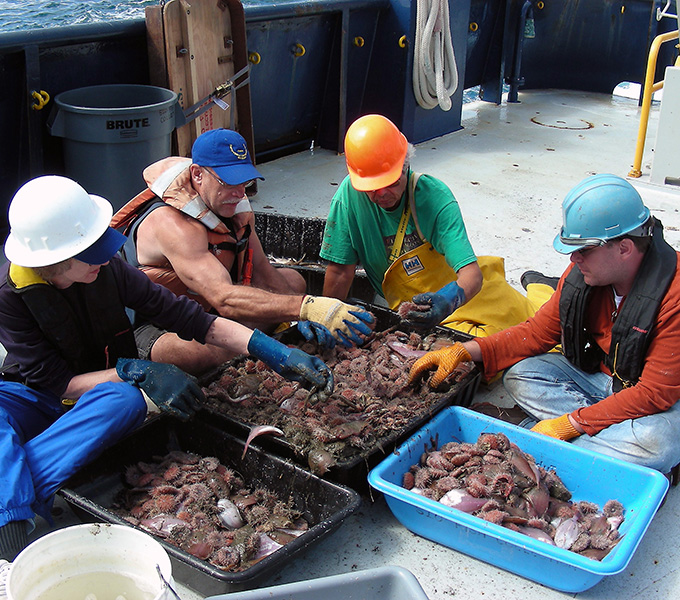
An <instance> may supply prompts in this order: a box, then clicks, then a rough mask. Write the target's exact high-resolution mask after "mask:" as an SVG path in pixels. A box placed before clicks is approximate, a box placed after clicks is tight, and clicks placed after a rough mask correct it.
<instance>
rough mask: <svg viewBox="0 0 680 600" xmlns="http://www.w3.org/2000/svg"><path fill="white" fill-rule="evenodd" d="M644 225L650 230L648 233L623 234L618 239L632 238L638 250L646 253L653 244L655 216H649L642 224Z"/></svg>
mask: <svg viewBox="0 0 680 600" xmlns="http://www.w3.org/2000/svg"><path fill="white" fill-rule="evenodd" d="M642 227H643V228H646V229H647V231H649V234H648V235H622V236H620V237H617V238H616V240H617V241H618V240H631V241H632V242H633V244H635V248H637V250H638V252H642V254H644V253H645V252H647V250H649V247H650V246H651V245H652V232H653V228H654V220H653V217H649V219H647V220H646V221H645V222H644V223H643V224H642Z"/></svg>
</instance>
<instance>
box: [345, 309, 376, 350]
mask: <svg viewBox="0 0 680 600" xmlns="http://www.w3.org/2000/svg"><path fill="white" fill-rule="evenodd" d="M347 312H349V314H350V315H352V316H353V317H356V318H357V320H356V321H355V322H352V321H348V320H347V319H345V320H343V323H344V324H345V325H346V326H347V333H345V332H344V331H343V330H342V329H336V330H335V337H336V338H337V340H338V342H340V344H341V345H342V346H344V347H345V348H349V347H350V346H353V345H354V346H361V344H363V343H364V342H365V341H366V338H367V337H368V336H370V335H371V334H372V333H373V328H372V327H369V325H372V324H373V323H375V317H374V316H373V314H372V313H370V312H368V311H366V310H362V309H361V308H359V307H357V308H356V310H350V311H347Z"/></svg>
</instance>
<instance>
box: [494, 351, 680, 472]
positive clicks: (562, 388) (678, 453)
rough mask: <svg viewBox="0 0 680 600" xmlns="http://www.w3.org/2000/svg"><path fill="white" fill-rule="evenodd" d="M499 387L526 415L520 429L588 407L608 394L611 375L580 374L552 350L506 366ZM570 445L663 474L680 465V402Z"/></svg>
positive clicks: (610, 391)
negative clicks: (665, 409)
mask: <svg viewBox="0 0 680 600" xmlns="http://www.w3.org/2000/svg"><path fill="white" fill-rule="evenodd" d="M503 385H504V386H505V389H506V390H507V391H508V393H509V394H510V396H511V397H512V398H513V399H514V400H515V402H516V403H517V404H518V405H519V406H520V407H521V408H522V409H523V410H524V411H525V412H526V413H527V414H528V415H529V416H530V418H529V419H525V420H524V421H523V422H522V423H521V426H522V427H526V428H531V427H533V426H534V425H535V424H536V423H537V422H538V421H542V420H543V419H553V418H555V417H559V416H561V415H564V414H568V413H571V412H573V411H575V410H577V409H579V408H582V407H584V406H591V405H592V404H595V403H597V402H599V401H600V400H602V399H604V398H606V397H608V396H610V395H611V393H612V378H611V377H610V376H609V375H606V374H605V373H601V372H598V373H592V374H590V373H585V372H584V371H582V370H581V369H578V368H577V367H575V366H574V365H572V364H571V363H570V362H569V361H568V360H567V359H566V358H565V357H564V356H563V355H561V354H559V353H557V352H551V353H549V354H542V355H540V356H534V357H531V358H526V359H524V360H522V361H520V362H518V363H517V364H516V365H514V366H513V367H511V368H510V369H508V370H507V371H506V373H505V376H504V377H503ZM572 443H573V444H574V445H575V446H579V447H581V448H587V449H588V450H593V451H595V452H600V453H602V454H606V455H607V456H613V457H615V458H619V459H622V460H626V461H628V462H632V463H636V464H638V465H643V466H646V467H651V468H652V469H657V470H659V471H661V472H662V473H668V472H669V471H670V470H671V468H673V466H675V465H676V464H678V463H680V403H676V404H674V405H673V406H672V407H671V408H670V409H669V410H667V411H665V412H661V413H657V414H654V415H649V416H646V417H640V418H638V419H628V420H626V421H623V422H621V423H616V424H614V425H610V426H609V427H607V428H606V429H603V430H602V431H600V432H599V433H597V434H596V435H593V436H590V435H588V434H583V435H581V436H580V437H577V438H574V439H573V440H572Z"/></svg>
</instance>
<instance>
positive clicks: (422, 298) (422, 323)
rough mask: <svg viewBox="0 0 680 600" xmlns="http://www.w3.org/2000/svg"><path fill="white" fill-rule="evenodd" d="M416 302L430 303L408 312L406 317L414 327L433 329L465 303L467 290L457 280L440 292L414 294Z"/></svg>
mask: <svg viewBox="0 0 680 600" xmlns="http://www.w3.org/2000/svg"><path fill="white" fill-rule="evenodd" d="M413 302H414V304H423V305H429V306H430V308H429V309H426V310H422V311H417V310H412V311H410V312H408V313H406V319H407V320H408V321H409V322H411V323H413V326H414V327H419V328H421V329H431V328H432V327H434V326H435V325H439V323H441V322H442V321H443V320H444V319H445V318H446V317H448V316H449V315H450V314H451V313H452V312H453V311H454V310H456V309H457V308H458V307H459V306H461V305H462V304H465V292H464V291H463V288H461V287H460V286H459V285H458V284H457V283H456V282H455V281H452V282H451V283H449V284H447V285H445V286H444V287H443V288H442V289H441V290H439V291H438V292H426V293H424V294H416V295H415V296H413Z"/></svg>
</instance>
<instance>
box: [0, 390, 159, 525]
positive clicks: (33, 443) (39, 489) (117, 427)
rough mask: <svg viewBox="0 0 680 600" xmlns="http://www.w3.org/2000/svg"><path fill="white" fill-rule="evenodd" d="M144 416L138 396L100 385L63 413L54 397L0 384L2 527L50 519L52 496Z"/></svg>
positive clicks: (0, 506)
mask: <svg viewBox="0 0 680 600" xmlns="http://www.w3.org/2000/svg"><path fill="white" fill-rule="evenodd" d="M145 416H146V402H145V401H144V398H143V396H142V394H141V392H140V391H139V390H138V389H137V388H135V387H132V386H131V385H130V384H128V383H101V384H99V385H97V386H95V387H94V388H92V389H91V390H90V391H88V392H86V393H85V394H83V395H82V396H81V397H80V399H79V400H78V402H77V403H76V405H75V406H74V407H73V408H72V409H71V410H70V411H68V412H67V413H64V412H63V410H62V409H61V401H60V399H59V398H57V397H56V396H55V395H54V394H51V393H49V392H40V391H37V390H33V389H31V388H28V387H26V386H24V385H21V384H20V383H14V382H8V381H0V526H2V525H6V524H7V523H8V522H10V521H22V520H27V519H31V518H32V517H33V516H34V513H37V514H39V515H41V516H43V517H45V518H46V519H48V520H49V519H50V514H49V511H50V508H51V506H52V501H53V499H54V493H55V492H56V491H57V489H59V487H60V486H61V485H62V484H63V483H64V482H65V481H66V480H67V479H68V478H69V477H70V476H71V475H73V474H74V473H75V472H76V471H77V470H78V469H80V468H81V467H83V466H84V465H86V464H88V463H89V462H91V461H93V460H94V459H95V458H97V456H99V455H100V454H101V453H102V452H103V451H104V450H106V449H107V448H108V447H110V446H111V445H113V444H115V443H116V442H117V441H118V440H120V439H121V438H122V437H123V436H124V435H126V434H127V433H129V432H131V431H133V430H134V429H136V428H137V427H139V426H140V425H141V424H142V423H143V422H144V418H145Z"/></svg>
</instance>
